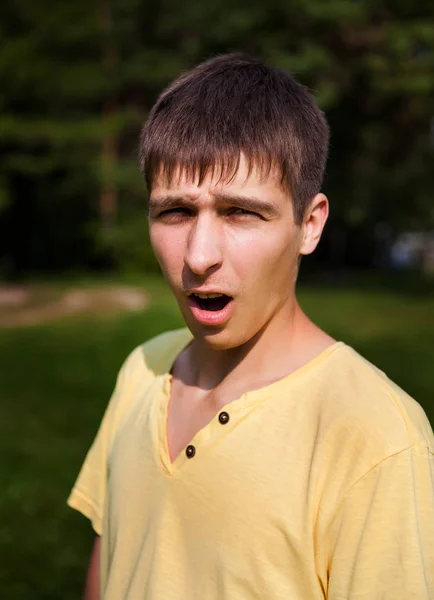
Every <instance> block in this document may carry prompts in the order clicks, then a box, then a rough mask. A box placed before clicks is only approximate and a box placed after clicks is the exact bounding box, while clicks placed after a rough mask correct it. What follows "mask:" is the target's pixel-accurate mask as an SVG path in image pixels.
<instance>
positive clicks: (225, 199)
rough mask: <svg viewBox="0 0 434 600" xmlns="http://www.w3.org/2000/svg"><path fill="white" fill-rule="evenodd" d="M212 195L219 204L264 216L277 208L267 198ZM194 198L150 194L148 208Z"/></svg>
mask: <svg viewBox="0 0 434 600" xmlns="http://www.w3.org/2000/svg"><path fill="white" fill-rule="evenodd" d="M212 197H213V198H214V199H215V200H216V201H217V202H219V203H221V204H233V205H235V206H237V207H238V208H242V209H244V210H248V211H251V212H258V213H261V214H264V215H266V216H270V217H272V216H275V215H277V214H278V209H277V208H276V207H275V206H274V205H273V204H272V203H271V202H267V200H262V199H260V198H256V197H254V196H238V195H234V194H225V193H223V192H214V193H213V194H212ZM195 200H196V198H188V197H184V196H170V195H169V196H153V197H152V196H151V198H150V199H149V208H150V209H158V210H170V209H171V208H174V207H177V206H180V205H181V206H182V205H184V206H185V205H189V206H191V205H194V203H195Z"/></svg>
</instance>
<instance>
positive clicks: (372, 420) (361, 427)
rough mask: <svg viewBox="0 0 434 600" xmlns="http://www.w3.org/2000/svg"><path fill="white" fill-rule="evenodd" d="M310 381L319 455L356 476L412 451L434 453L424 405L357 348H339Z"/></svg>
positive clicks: (433, 441)
mask: <svg viewBox="0 0 434 600" xmlns="http://www.w3.org/2000/svg"><path fill="white" fill-rule="evenodd" d="M316 375H317V376H316V377H315V378H309V382H308V383H309V386H307V385H305V387H309V390H310V394H313V395H311V396H310V407H311V411H312V412H311V414H310V415H311V419H312V420H313V421H314V422H315V430H316V432H317V435H318V438H317V439H319V440H321V444H320V446H321V450H320V451H321V454H322V455H323V457H327V459H328V461H329V463H330V465H334V466H333V469H339V470H340V469H343V471H346V472H352V473H353V475H354V477H356V478H357V477H358V476H361V475H363V472H365V471H367V470H369V469H370V468H373V467H374V466H375V465H376V464H379V463H381V462H382V461H383V460H385V459H386V458H388V457H391V456H393V455H394V454H397V453H399V452H402V451H403V450H406V449H408V448H411V447H415V446H420V447H425V448H427V449H429V450H430V452H433V451H434V437H433V432H432V429H431V426H430V423H429V421H428V419H427V417H426V415H425V412H424V410H423V409H422V407H421V406H420V404H419V403H418V402H417V401H416V400H414V399H413V398H411V397H410V396H409V395H408V394H407V393H406V392H405V391H404V390H402V389H401V388H400V387H399V386H398V385H396V384H395V383H394V382H393V381H391V380H390V379H389V378H388V377H387V375H386V374H385V373H383V372H382V371H381V370H380V369H378V368H377V367H375V366H374V365H373V364H372V363H370V362H369V361H368V360H366V359H365V358H363V357H362V356H361V355H360V354H359V353H358V352H356V351H355V350H354V349H353V348H351V347H349V346H347V345H345V344H341V345H340V347H339V348H338V349H337V350H336V351H334V352H333V353H332V354H331V355H330V356H329V357H328V359H327V360H326V361H323V363H322V365H320V369H319V370H318V369H317V370H316Z"/></svg>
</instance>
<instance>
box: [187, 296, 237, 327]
mask: <svg viewBox="0 0 434 600" xmlns="http://www.w3.org/2000/svg"><path fill="white" fill-rule="evenodd" d="M192 293H196V292H192ZM197 293H199V294H205V293H207V294H221V293H222V292H211V291H208V292H204V291H201V292H197ZM188 304H189V306H190V310H191V313H192V315H193V317H194V318H195V319H196V321H197V322H198V323H200V324H201V325H224V323H226V322H227V321H228V320H229V319H230V317H231V314H232V311H233V306H234V299H233V298H231V299H230V300H229V302H228V303H227V304H226V306H225V307H224V308H222V309H221V310H204V309H203V308H200V306H199V305H198V303H197V301H196V300H195V299H194V297H193V296H192V295H190V296H189V297H188Z"/></svg>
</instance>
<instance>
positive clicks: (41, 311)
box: [0, 286, 149, 328]
mask: <svg viewBox="0 0 434 600" xmlns="http://www.w3.org/2000/svg"><path fill="white" fill-rule="evenodd" d="M148 302H149V296H148V294H147V293H146V292H145V291H143V290H142V289H140V288H135V287H128V286H111V287H95V288H92V287H87V288H70V289H67V290H64V291H59V290H56V289H54V288H49V287H46V286H0V327H3V328H4V327H20V326H26V325H35V324H38V323H44V322H47V321H51V320H54V319H59V318H64V317H70V316H74V315H79V314H89V315H92V314H102V313H104V314H105V313H110V312H121V311H125V310H130V311H134V310H143V309H144V308H145V307H146V306H147V304H148Z"/></svg>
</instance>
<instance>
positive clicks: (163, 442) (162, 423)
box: [157, 373, 253, 475]
mask: <svg viewBox="0 0 434 600" xmlns="http://www.w3.org/2000/svg"><path fill="white" fill-rule="evenodd" d="M171 381H172V376H171V375H170V374H169V373H167V374H165V375H164V376H162V380H161V388H160V392H161V396H160V399H159V411H158V415H157V419H158V435H157V440H158V457H159V459H160V463H161V466H162V467H163V470H164V472H165V473H166V474H167V475H174V474H175V473H177V472H180V471H181V470H182V469H183V468H184V466H185V465H186V463H188V462H190V461H192V460H195V458H197V456H199V455H202V453H204V452H207V451H208V449H209V448H210V447H211V446H214V445H215V443H216V442H217V441H218V438H219V436H222V437H223V436H226V435H227V434H229V433H230V432H231V431H232V430H233V429H235V427H236V426H237V425H238V423H239V422H240V421H242V420H243V417H244V415H245V413H246V411H248V410H249V409H250V407H251V406H252V404H253V402H252V399H250V398H249V397H248V394H247V393H246V394H243V395H242V396H240V398H238V399H236V400H233V401H232V402H230V403H229V404H227V405H226V406H224V407H222V408H221V410H219V411H218V413H217V414H216V415H215V416H214V417H213V418H212V419H211V421H209V422H208V423H207V424H206V425H204V426H203V427H202V428H201V429H200V430H199V431H198V432H197V433H196V435H195V436H194V437H193V438H192V439H191V440H190V442H189V443H188V444H187V446H185V447H184V448H183V449H182V450H181V451H180V453H179V454H178V456H177V457H176V458H175V460H174V461H173V462H172V461H171V459H170V452H169V444H168V436H167V420H168V410H169V403H170V387H171Z"/></svg>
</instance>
